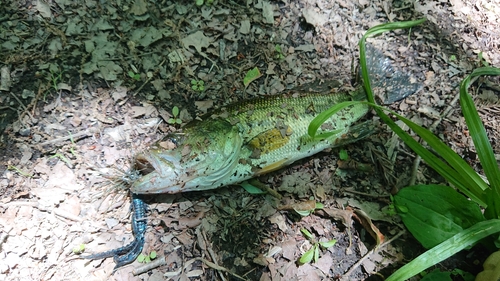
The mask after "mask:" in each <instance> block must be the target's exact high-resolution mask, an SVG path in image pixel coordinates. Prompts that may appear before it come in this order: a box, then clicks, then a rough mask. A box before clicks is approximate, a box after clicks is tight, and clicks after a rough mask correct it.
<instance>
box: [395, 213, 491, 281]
mask: <svg viewBox="0 0 500 281" xmlns="http://www.w3.org/2000/svg"><path fill="white" fill-rule="evenodd" d="M498 232H500V220H499V219H491V220H487V221H483V222H479V223H477V224H475V225H474V226H472V227H470V228H468V229H466V230H463V231H461V232H459V233H457V234H456V235H454V236H453V237H451V238H450V239H448V240H446V241H444V242H443V243H441V244H439V245H437V246H436V247H434V248H432V249H430V250H428V251H426V252H425V253H423V254H421V255H420V256H418V257H417V258H415V259H414V260H412V261H411V262H410V263H408V264H406V265H404V266H403V267H401V268H400V269H398V270H397V271H396V272H394V273H393V274H392V275H391V276H389V278H387V279H386V281H400V280H407V279H408V278H410V277H412V276H414V275H416V274H418V273H420V272H422V271H424V270H426V269H427V268H429V267H431V266H433V265H434V264H437V263H439V262H441V261H443V260H445V259H447V258H449V257H451V256H452V255H454V254H456V253H458V252H459V251H461V250H463V249H465V248H467V247H470V246H471V245H474V244H475V243H477V242H478V241H480V240H481V239H483V238H485V237H488V236H490V235H492V234H495V233H498Z"/></svg>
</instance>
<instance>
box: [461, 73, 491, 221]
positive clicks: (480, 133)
mask: <svg viewBox="0 0 500 281" xmlns="http://www.w3.org/2000/svg"><path fill="white" fill-rule="evenodd" d="M482 75H500V69H498V68H493V67H482V68H478V69H475V70H474V71H473V72H472V73H471V74H470V75H468V76H467V77H466V78H465V79H464V80H463V81H462V83H460V106H461V107H462V112H463V115H464V118H465V122H466V123H467V127H468V128H469V132H470V136H471V138H472V141H473V142H474V147H475V148H476V150H477V156H478V157H479V161H480V162H481V166H482V167H483V169H484V173H485V174H486V177H487V178H488V181H489V183H490V185H491V190H488V191H487V195H486V196H485V198H486V203H487V204H488V208H486V211H485V216H486V217H487V218H499V216H500V201H499V200H500V170H499V168H498V163H497V160H496V159H495V154H494V152H493V149H492V147H491V144H490V141H489V139H488V135H487V134H486V130H485V129H484V126H483V123H482V121H481V118H480V117H479V114H478V112H477V109H476V106H475V105H474V101H473V100H472V97H471V96H470V95H469V93H468V92H467V89H468V88H469V85H470V80H471V78H473V77H476V76H482Z"/></svg>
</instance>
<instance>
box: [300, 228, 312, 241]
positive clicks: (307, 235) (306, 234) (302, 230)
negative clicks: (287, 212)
mask: <svg viewBox="0 0 500 281" xmlns="http://www.w3.org/2000/svg"><path fill="white" fill-rule="evenodd" d="M300 232H302V234H304V236H305V237H307V239H313V236H312V234H311V232H309V230H307V229H305V228H302V229H301V230H300Z"/></svg>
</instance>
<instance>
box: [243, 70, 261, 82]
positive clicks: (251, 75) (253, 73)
mask: <svg viewBox="0 0 500 281" xmlns="http://www.w3.org/2000/svg"><path fill="white" fill-rule="evenodd" d="M261 76H262V74H261V73H260V71H259V69H258V68H257V67H254V68H253V69H251V70H249V71H248V72H247V74H246V75H245V78H243V85H245V87H246V86H248V85H249V84H250V83H252V81H254V80H257V79H259V77H261Z"/></svg>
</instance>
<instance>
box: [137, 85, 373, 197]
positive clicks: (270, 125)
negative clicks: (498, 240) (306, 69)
mask: <svg viewBox="0 0 500 281" xmlns="http://www.w3.org/2000/svg"><path fill="white" fill-rule="evenodd" d="M364 99H365V93H364V91H363V89H362V88H358V89H357V90H355V91H354V92H352V93H346V92H330V93H310V92H293V91H292V92H288V93H285V94H280V95H275V96H266V97H261V98H256V99H250V100H246V101H243V102H238V103H235V104H230V105H228V106H224V107H222V108H220V109H218V110H215V111H213V112H211V113H208V114H206V115H204V116H202V117H201V118H200V119H199V120H194V121H192V122H190V123H188V124H186V126H185V127H184V128H183V129H182V131H181V132H176V133H171V134H168V135H166V136H165V137H163V138H162V139H160V140H159V141H157V142H156V143H155V144H153V145H152V146H151V147H150V148H149V149H148V150H146V151H144V152H141V153H139V154H138V155H137V156H136V157H135V167H134V168H135V169H136V170H137V171H140V173H141V174H142V176H141V177H139V178H138V179H137V180H135V181H134V182H133V183H132V184H131V187H130V191H131V192H132V193H134V194H158V193H171V194H172V193H179V192H189V191H203V190H210V189H215V188H219V187H223V186H228V185H234V184H238V183H240V182H243V181H245V180H248V179H251V178H254V177H257V176H260V175H263V174H266V173H269V172H272V171H276V170H278V169H280V168H282V167H285V166H288V165H290V164H292V163H293V162H295V161H297V160H300V159H303V158H306V157H309V156H312V155H314V154H316V153H318V152H320V151H323V150H325V149H327V148H332V147H338V146H343V145H346V144H348V143H351V142H355V141H357V140H360V139H362V138H365V137H366V136H368V135H369V134H371V133H372V132H373V126H372V124H371V122H369V121H368V122H363V123H360V124H355V123H356V122H357V121H358V120H360V119H361V118H362V117H363V116H365V115H366V114H367V113H368V111H369V108H368V106H367V105H365V104H356V105H353V106H350V107H348V108H345V109H342V110H341V111H340V112H338V113H337V114H335V115H333V116H332V117H331V118H330V119H329V120H327V121H326V122H325V123H324V124H323V125H322V126H321V128H320V129H319V131H318V133H320V134H321V133H324V132H334V133H333V134H332V135H331V136H329V137H326V138H323V139H315V138H313V137H311V136H309V135H308V133H307V129H308V126H309V123H310V122H311V121H312V120H313V119H314V118H315V117H316V116H317V115H318V114H319V113H321V112H322V111H324V110H327V109H328V108H330V107H331V106H333V105H336V104H338V103H340V102H344V101H351V100H364Z"/></svg>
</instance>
